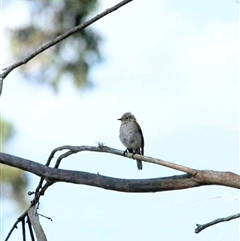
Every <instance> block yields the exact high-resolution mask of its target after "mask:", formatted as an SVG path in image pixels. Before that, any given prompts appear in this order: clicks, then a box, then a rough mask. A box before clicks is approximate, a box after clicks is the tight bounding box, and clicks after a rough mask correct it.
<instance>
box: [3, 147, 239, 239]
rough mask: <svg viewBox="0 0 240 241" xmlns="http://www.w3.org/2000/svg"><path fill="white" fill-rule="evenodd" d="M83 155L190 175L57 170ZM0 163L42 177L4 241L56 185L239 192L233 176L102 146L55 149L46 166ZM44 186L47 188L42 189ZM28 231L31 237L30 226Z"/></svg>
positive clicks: (16, 160) (8, 159)
mask: <svg viewBox="0 0 240 241" xmlns="http://www.w3.org/2000/svg"><path fill="white" fill-rule="evenodd" d="M62 150H64V151H65V153H63V154H61V155H60V156H59V157H58V158H57V160H56V163H55V165H54V168H52V167H49V166H50V164H51V161H52V160H53V157H54V155H55V154H56V153H57V152H58V151H62ZM82 151H92V152H105V153H110V154H115V155H120V156H126V157H127V158H131V159H137V160H141V161H145V162H149V163H153V164H158V165H162V166H165V167H169V168H172V169H175V170H179V171H182V172H186V173H187V174H183V175H176V176H170V177H161V178H152V179H120V178H112V177H106V176H103V175H99V174H93V173H87V172H81V171H72V170H63V169H58V167H59V165H60V163H61V161H62V160H63V159H64V158H66V157H68V156H70V155H72V154H75V153H77V152H82ZM0 163H3V164H6V165H9V166H13V167H17V168H20V169H22V170H25V171H28V172H31V173H34V174H36V175H38V176H40V177H41V178H40V181H39V184H38V186H37V188H36V190H35V192H29V195H32V194H35V196H34V199H33V201H32V202H31V205H30V207H29V209H28V210H26V211H25V212H24V213H23V214H22V215H21V216H20V217H19V218H18V219H17V221H16V222H15V223H14V224H13V227H12V228H11V230H10V231H9V233H8V235H7V238H6V239H5V241H7V240H8V239H9V237H10V236H11V234H12V232H13V231H14V229H15V228H17V224H18V223H19V222H22V224H23V222H24V220H25V218H26V217H27V215H28V214H29V210H31V208H32V207H35V206H36V204H37V203H39V199H40V197H41V196H43V195H44V193H45V191H46V190H47V188H48V187H50V186H51V185H52V184H53V183H54V182H69V183H74V184H83V185H89V186H95V187H100V188H104V189H107V190H113V191H121V192H136V193H137V192H160V191H168V190H178V189H186V188H193V187H198V186H203V185H214V184H215V185H222V186H229V187H233V188H240V176H239V175H237V174H235V173H232V172H217V171H209V170H196V169H192V168H188V167H185V166H181V165H178V164H175V163H171V162H167V161H163V160H160V159H156V158H152V157H146V156H141V155H138V154H135V155H133V154H131V153H126V154H124V152H123V151H120V150H117V149H113V148H110V147H107V146H103V145H99V146H98V147H94V146H69V145H67V146H61V147H58V148H55V149H54V150H53V151H52V152H51V154H50V156H49V158H48V160H47V162H46V164H45V165H42V164H39V163H37V162H33V161H30V160H27V159H23V158H20V157H16V156H12V155H9V154H5V153H0ZM44 182H45V184H44V185H43V183H44ZM225 221H226V220H225ZM29 222H30V221H29ZM206 225H207V226H210V225H213V224H211V223H210V225H209V224H206ZM206 225H197V226H198V228H197V229H196V230H195V232H197V230H200V231H201V230H203V229H204V228H206V227H207V226H206ZM23 228H25V227H23ZM29 231H30V233H31V234H32V230H31V225H30V224H29ZM200 231H199V232H200ZM24 233H25V230H24ZM31 237H32V240H34V236H33V234H32V235H31Z"/></svg>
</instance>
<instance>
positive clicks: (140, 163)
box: [137, 160, 142, 170]
mask: <svg viewBox="0 0 240 241" xmlns="http://www.w3.org/2000/svg"><path fill="white" fill-rule="evenodd" d="M137 167H138V170H142V161H138V160H137Z"/></svg>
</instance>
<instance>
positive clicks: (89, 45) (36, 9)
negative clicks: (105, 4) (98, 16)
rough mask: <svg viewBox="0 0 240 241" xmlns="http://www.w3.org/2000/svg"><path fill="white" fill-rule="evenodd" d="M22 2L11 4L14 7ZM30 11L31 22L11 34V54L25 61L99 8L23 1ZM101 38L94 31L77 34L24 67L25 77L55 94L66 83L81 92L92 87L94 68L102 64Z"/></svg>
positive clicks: (67, 0) (88, 1)
mask: <svg viewBox="0 0 240 241" xmlns="http://www.w3.org/2000/svg"><path fill="white" fill-rule="evenodd" d="M17 1H18V0H11V1H10V2H11V4H14V3H16V2H17ZM21 2H23V3H24V4H25V5H26V6H27V9H28V13H29V16H25V17H29V21H28V24H25V25H24V26H22V27H18V28H14V29H11V30H10V36H11V38H10V40H11V50H12V53H13V55H14V58H16V59H22V58H24V57H25V56H28V54H30V53H32V52H33V51H34V50H36V49H37V48H38V47H39V46H41V45H42V44H44V43H46V42H47V41H49V40H52V39H54V38H55V37H57V36H58V35H60V34H62V33H65V32H66V31H68V30H70V29H71V28H73V27H75V26H77V25H79V24H81V23H83V22H84V21H85V20H87V19H88V18H90V17H88V16H89V14H90V13H91V12H93V11H94V10H95V9H96V7H97V0H78V1H76V0H54V1H52V0H35V1H28V0H21ZM100 41H101V38H100V35H99V34H97V33H96V31H93V30H91V29H90V28H86V29H83V30H82V31H79V32H77V33H76V34H74V35H72V36H71V37H69V38H67V39H66V40H64V41H62V42H60V43H58V44H57V45H55V46H54V47H51V48H50V49H48V50H46V51H45V52H43V53H41V54H40V55H38V56H37V57H36V58H34V59H33V60H31V61H30V62H29V63H27V64H26V65H24V66H23V67H21V74H23V76H24V78H25V79H30V80H31V82H33V81H35V82H38V83H44V84H45V83H46V84H48V85H50V86H51V87H53V89H54V90H57V89H58V88H59V84H60V82H61V81H62V80H64V81H71V82H72V83H73V84H74V86H75V87H77V88H78V89H81V88H84V87H89V86H91V80H90V78H89V72H90V69H91V67H92V66H93V65H94V64H96V63H99V62H100V61H101V54H100V50H99V42H100Z"/></svg>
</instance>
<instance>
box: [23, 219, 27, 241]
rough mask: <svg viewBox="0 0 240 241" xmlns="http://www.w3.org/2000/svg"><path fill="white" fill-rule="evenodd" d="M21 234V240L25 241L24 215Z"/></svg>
mask: <svg viewBox="0 0 240 241" xmlns="http://www.w3.org/2000/svg"><path fill="white" fill-rule="evenodd" d="M22 234H23V241H26V230H25V217H24V218H23V220H22Z"/></svg>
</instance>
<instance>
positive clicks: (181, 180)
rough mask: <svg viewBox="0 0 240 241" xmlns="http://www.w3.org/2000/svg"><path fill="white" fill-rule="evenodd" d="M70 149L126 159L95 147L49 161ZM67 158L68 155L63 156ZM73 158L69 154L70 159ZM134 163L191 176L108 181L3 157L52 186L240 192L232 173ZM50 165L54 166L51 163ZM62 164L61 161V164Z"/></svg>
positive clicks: (3, 160) (0, 159)
mask: <svg viewBox="0 0 240 241" xmlns="http://www.w3.org/2000/svg"><path fill="white" fill-rule="evenodd" d="M64 149H68V150H70V151H68V152H69V153H70V152H71V154H74V153H77V152H80V151H93V152H106V153H111V154H115V155H121V156H124V155H123V151H120V150H117V149H113V148H109V147H106V146H104V147H91V146H62V147H58V148H56V149H54V150H53V151H52V153H51V155H50V157H49V160H50V159H51V158H52V157H53V156H54V154H55V153H56V152H57V151H60V150H64ZM63 155H64V154H63ZM67 156H69V154H68V155H67ZM126 157H128V158H132V154H130V153H127V154H126ZM134 159H137V160H142V161H145V162H150V163H154V164H158V165H163V166H166V167H170V168H173V169H176V170H179V171H185V172H187V173H188V174H187V175H186V174H184V175H178V176H171V177H164V178H153V179H143V180H142V179H139V180H138V179H135V180H134V179H130V180H129V179H119V178H112V177H106V176H103V175H99V174H93V173H87V172H81V171H70V170H62V169H56V168H51V167H48V166H45V165H42V164H39V163H36V162H33V161H30V160H26V159H23V158H19V157H16V156H11V155H8V154H5V153H1V154H0V162H1V163H3V164H7V165H10V166H14V167H17V168H20V169H22V170H25V171H29V172H31V173H34V174H36V175H38V176H40V177H42V178H45V179H47V180H49V181H51V182H69V183H75V184H83V185H89V186H95V187H100V188H104V189H108V190H115V191H122V192H159V191H167V190H176V189H185V188H192V187H198V186H201V185H222V186H228V187H233V188H238V189H239V188H240V176H239V175H237V174H235V173H232V172H217V171H210V170H196V169H191V168H188V167H184V166H181V165H178V164H175V163H171V162H166V161H163V160H160V159H156V158H151V157H146V156H141V155H137V154H136V155H134ZM49 160H48V162H49V163H50V161H49ZM58 161H59V160H57V162H58Z"/></svg>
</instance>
